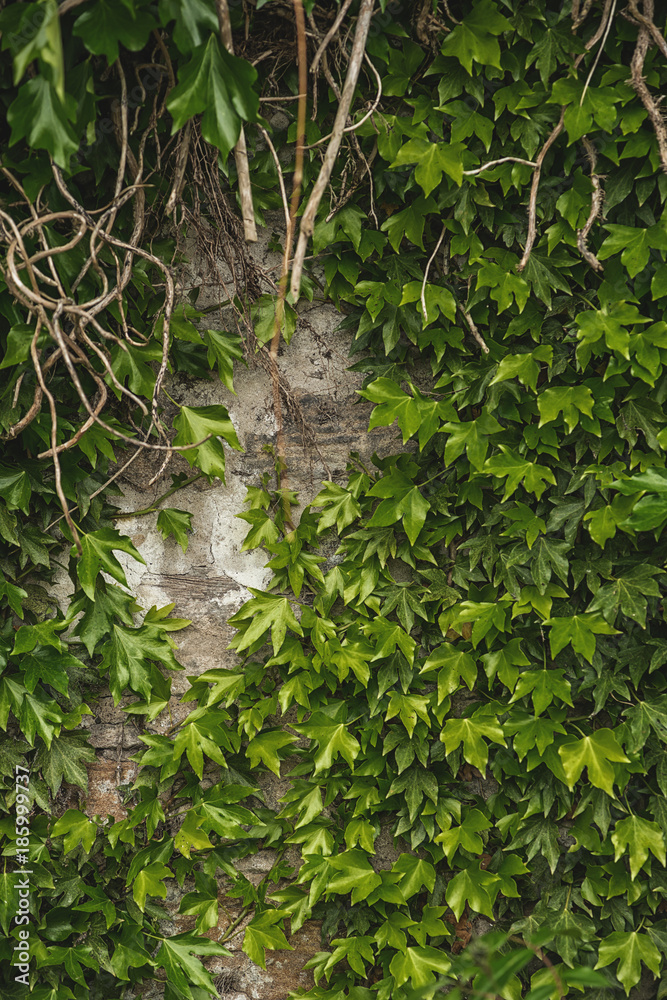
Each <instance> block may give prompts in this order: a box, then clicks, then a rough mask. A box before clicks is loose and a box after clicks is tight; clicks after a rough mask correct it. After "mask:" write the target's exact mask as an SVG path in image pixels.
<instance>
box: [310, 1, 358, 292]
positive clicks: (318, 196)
mask: <svg viewBox="0 0 667 1000" xmlns="http://www.w3.org/2000/svg"><path fill="white" fill-rule="evenodd" d="M372 16H373V0H362V3H361V8H360V11H359V17H358V19H357V27H356V31H355V35H354V43H353V45H352V52H351V55H350V61H349V64H348V68H347V76H346V77H345V84H344V86H343V93H342V95H341V100H340V104H339V106H338V111H337V112H336V119H335V121H334V127H333V131H332V134H331V140H330V142H329V145H328V146H327V151H326V153H325V156H324V162H323V163H322V166H321V168H320V172H319V174H318V177H317V180H316V181H315V184H314V185H313V190H312V192H311V195H310V198H309V199H308V204H307V205H306V208H305V211H304V213H303V216H302V219H301V228H300V232H299V239H298V243H297V247H296V253H295V255H294V261H293V265H292V282H291V290H292V297H293V299H294V301H295V302H296V301H297V300H298V298H299V292H300V290H301V274H302V272H303V262H304V258H305V256H306V248H307V245H308V240H309V238H310V237H311V236H312V234H313V230H314V228H315V217H316V215H317V209H318V207H319V204H320V202H321V200H322V197H323V195H324V192H325V190H326V188H327V185H328V183H329V179H330V177H331V172H332V170H333V167H334V163H335V161H336V156H337V155H338V150H339V148H340V144H341V141H342V138H343V132H344V129H345V122H346V119H347V116H348V113H349V110H350V106H351V104H352V98H353V97H354V91H355V88H356V86H357V80H358V79H359V72H360V70H361V64H362V62H363V58H364V52H365V51H366V39H367V37H368V30H369V28H370V23H371V17H372Z"/></svg>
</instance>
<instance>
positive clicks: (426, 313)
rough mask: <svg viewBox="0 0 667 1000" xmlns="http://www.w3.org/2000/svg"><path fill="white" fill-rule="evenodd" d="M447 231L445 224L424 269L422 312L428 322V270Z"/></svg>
mask: <svg viewBox="0 0 667 1000" xmlns="http://www.w3.org/2000/svg"><path fill="white" fill-rule="evenodd" d="M446 232H447V226H443V227H442V232H441V233H440V238H439V239H438V242H437V243H436V245H435V250H434V251H433V253H432V254H431V256H430V257H429V259H428V263H427V264H426V269H425V270H424V280H423V281H422V290H421V296H420V298H421V304H422V312H423V314H424V320H425V322H426V323H428V312H427V310H426V283H427V281H428V272H429V271H430V269H431V264H432V263H433V261H434V260H435V256H436V254H437V252H438V250H439V249H440V246H441V244H442V241H443V240H444V238H445V233H446Z"/></svg>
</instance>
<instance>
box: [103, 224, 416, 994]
mask: <svg viewBox="0 0 667 1000" xmlns="http://www.w3.org/2000/svg"><path fill="white" fill-rule="evenodd" d="M266 245H267V234H266V233H265V236H264V239H263V240H262V241H261V242H260V244H258V247H257V249H256V250H255V249H254V250H253V256H254V257H255V259H257V260H258V261H259V262H260V263H261V266H262V267H263V268H271V267H275V264H276V262H277V260H278V257H277V256H276V255H274V254H269V253H268V251H267V249H266ZM195 271H196V269H195ZM210 301H212V300H211V293H210V291H208V289H202V293H201V296H200V303H199V304H200V305H207V304H208V303H209V302H210ZM340 319H341V317H340V314H338V313H337V312H336V311H335V310H334V309H333V308H331V307H330V306H322V305H313V304H308V303H306V304H305V306H304V308H303V309H302V310H300V317H299V323H298V326H297V330H296V333H295V334H294V337H293V339H292V342H291V344H290V345H289V346H286V345H282V347H281V354H280V357H279V362H278V363H279V367H280V371H281V375H282V376H284V378H285V380H286V382H287V384H288V386H289V391H290V395H291V397H292V399H293V405H292V406H291V407H290V408H285V412H284V429H285V437H286V451H287V459H288V465H289V471H288V476H289V486H290V488H291V489H294V490H297V491H298V493H299V499H300V501H301V503H302V504H304V505H305V504H306V503H308V502H309V501H310V500H312V498H313V497H314V496H315V495H316V494H317V493H318V492H319V490H320V489H321V483H322V480H324V479H328V478H332V479H333V480H334V481H338V482H344V481H345V467H346V462H347V458H348V454H349V452H350V451H358V452H359V453H360V455H361V457H362V458H363V459H364V460H365V461H367V462H369V461H370V460H371V457H372V454H373V452H375V451H377V452H378V453H380V454H390V453H392V452H395V451H397V450H399V449H400V447H401V446H400V439H399V438H397V436H396V435H395V433H394V432H393V431H392V430H376V431H373V432H372V433H371V434H367V433H366V432H367V428H368V419H369V413H370V408H371V407H370V404H368V403H366V402H364V401H363V400H361V399H360V397H359V396H358V395H356V392H355V390H356V389H357V388H359V386H360V385H361V376H360V375H358V374H356V373H354V372H350V371H347V370H346V369H347V367H348V365H349V364H350V363H351V361H350V359H349V357H348V350H349V336H344V335H342V334H340V333H335V332H334V331H335V328H336V327H337V326H338V324H339V322H340ZM209 325H210V326H214V325H216V324H214V322H213V320H211V321H210V322H209ZM234 381H235V388H236V391H237V395H236V396H234V395H232V394H231V393H230V392H229V391H227V390H226V389H225V388H224V386H222V385H221V383H220V382H218V381H217V379H216V380H215V381H211V382H204V381H197V380H195V379H193V378H192V377H190V376H179V375H178V374H177V373H175V374H173V375H172V376H171V377H170V379H169V381H168V383H167V387H168V391H169V393H170V395H171V396H172V397H173V398H174V399H175V400H176V401H177V402H179V403H185V404H188V405H194V406H202V405H208V404H213V403H224V405H225V406H227V407H228V409H229V412H230V416H231V418H232V421H233V423H234V426H235V428H236V430H237V434H238V436H239V440H240V442H241V444H242V446H243V449H244V451H243V452H242V453H237V452H233V451H230V450H227V458H228V465H227V477H226V479H227V481H226V483H225V484H223V483H221V482H220V481H219V480H215V481H214V483H213V484H212V485H209V484H208V483H207V482H206V481H205V480H204V479H200V480H198V481H197V482H196V483H193V484H192V485H191V486H189V487H187V488H185V489H184V490H182V491H179V492H178V493H177V494H175V495H174V496H173V497H172V498H170V500H169V501H168V504H167V505H169V504H171V505H173V506H175V507H178V508H180V509H183V510H189V511H191V512H192V513H193V514H194V517H193V522H192V524H193V528H194V532H193V534H192V535H191V536H190V542H189V546H188V550H187V553H186V554H183V552H182V550H181V548H180V547H179V546H178V545H177V543H176V542H175V541H174V540H173V539H169V540H168V541H166V542H165V541H163V540H162V537H161V534H160V533H159V532H158V531H157V529H156V514H154V513H153V514H149V515H144V516H142V517H129V518H126V519H123V520H122V521H119V522H118V525H119V526H120V527H121V528H122V530H123V532H124V533H126V534H128V535H129V536H130V537H131V538H132V541H133V542H134V544H135V545H136V546H137V548H138V549H139V551H140V552H141V555H142V556H143V558H144V559H145V562H146V565H145V566H142V565H140V564H138V563H137V562H134V561H132V560H129V559H125V558H123V557H122V554H121V558H122V559H123V564H124V567H125V570H126V573H127V577H128V582H129V585H130V588H131V590H132V592H133V593H134V594H136V595H137V596H138V599H139V602H140V604H141V605H142V606H143V607H145V608H150V607H151V605H154V604H155V605H157V606H158V607H160V606H163V605H165V604H170V603H172V602H174V603H175V604H176V608H175V614H177V615H178V616H179V617H185V618H189V619H191V620H192V624H191V625H190V626H189V627H188V628H187V629H185V630H184V631H183V632H179V633H175V636H174V637H175V639H176V641H177V642H178V644H179V647H180V650H179V653H178V658H179V660H180V662H181V663H182V664H183V665H184V667H185V668H186V669H185V671H183V672H182V673H179V674H175V675H174V677H173V682H172V683H173V687H172V690H173V698H172V703H171V706H170V712H165V713H163V715H162V716H161V717H160V718H159V719H157V720H156V721H155V723H154V724H153V725H152V727H149V729H152V731H155V732H163V731H166V730H167V729H168V728H169V727H170V726H172V725H173V724H174V722H175V721H177V720H178V719H180V718H183V717H185V715H187V713H188V711H189V707H190V706H188V705H181V704H179V700H180V697H181V695H182V694H183V692H184V691H185V690H186V689H187V688H188V687H189V684H188V681H187V675H193V674H199V673H202V672H203V671H205V670H208V669H210V668H212V667H221V666H232V665H233V664H234V663H235V654H234V653H233V652H231V651H229V650H227V648H226V647H227V645H228V643H229V641H230V639H231V637H232V634H233V633H232V630H231V628H230V627H229V626H228V625H227V619H228V618H229V617H230V616H231V615H232V614H234V612H235V611H237V610H238V609H239V607H240V606H241V604H242V603H243V602H244V601H245V600H246V599H247V598H248V597H249V596H250V595H249V592H248V590H247V588H248V587H258V588H261V587H263V586H264V585H265V584H266V583H267V582H268V579H269V575H268V572H267V570H266V569H265V568H264V564H265V562H266V561H267V557H266V554H265V553H262V552H260V551H254V552H247V553H242V552H241V545H242V542H243V538H244V536H245V534H246V532H247V529H248V526H247V524H246V523H245V522H244V521H241V520H239V519H238V518H236V517H235V515H236V514H238V513H239V512H240V511H242V510H243V501H244V498H245V488H246V486H250V485H254V486H259V485H260V481H261V476H262V474H263V473H266V472H272V469H273V463H272V459H271V456H270V455H269V454H267V452H266V450H265V446H266V445H274V444H275V437H276V420H275V415H274V409H273V395H272V386H271V378H270V374H269V372H268V371H267V370H266V368H265V367H263V366H261V365H258V364H257V363H254V362H252V361H251V363H250V365H249V366H248V368H244V367H243V366H240V365H239V366H238V367H237V371H236V373H235V380H234ZM304 425H305V428H307V430H306V431H305V432H304ZM159 461H160V459H159V458H158V459H157V460H155V461H153V459H152V457H151V456H149V457H148V458H146V459H143V458H140V459H138V460H137V461H136V462H135V463H134V464H133V465H132V466H131V467H130V469H128V472H127V478H126V479H124V480H121V487H122V490H123V494H124V495H123V497H122V498H118V501H117V502H118V504H119V507H120V509H121V510H122V511H123V512H126V513H130V512H132V511H133V510H141V509H144V508H146V507H147V506H150V504H151V503H152V502H153V501H154V500H155V499H156V498H157V497H159V496H160V495H161V494H162V493H163V492H164V491H165V490H166V489H168V488H169V486H170V485H171V480H170V473H172V472H177V471H181V470H182V471H188V472H189V466H188V465H187V464H186V462H185V461H184V460H183V459H181V458H176V459H174V461H173V462H172V463H171V465H170V467H169V469H168V470H167V471H166V473H165V475H164V477H163V478H162V479H161V480H159V481H158V482H156V483H155V484H154V485H153V486H151V487H150V488H147V487H146V485H145V484H147V483H148V482H149V480H150V479H151V478H152V476H153V475H154V473H155V471H156V469H157V467H159ZM91 707H92V708H93V710H94V711H95V717H94V720H92V721H91V722H90V723H89V725H90V729H91V741H92V743H93V745H94V746H95V747H96V748H97V750H98V759H97V761H96V763H94V764H92V765H90V772H89V787H90V791H89V794H88V798H87V810H88V812H89V814H90V815H94V814H98V815H100V816H102V817H106V816H107V815H113V816H114V817H115V818H116V819H120V818H122V817H123V816H124V814H125V813H124V809H123V806H122V797H121V791H119V789H120V786H123V785H128V784H131V782H132V781H133V780H134V777H135V776H136V770H137V767H136V765H135V764H134V763H132V762H131V761H130V760H129V759H128V758H129V757H130V756H131V755H132V754H134V753H136V751H137V750H138V749H139V747H140V746H141V745H142V744H140V743H139V739H138V735H139V729H138V728H137V723H136V721H135V719H134V717H133V716H131V715H130V716H128V715H126V714H125V713H124V712H123V711H122V705H121V706H119V707H115V706H114V704H113V700H112V699H111V697H110V696H108V695H105V694H102V696H101V697H100V698H99V700H98V702H97V703H96V704H93V705H92V706H91ZM170 716H171V718H170ZM284 770H289V767H287V766H286V767H285V768H284ZM260 783H261V785H262V788H263V791H264V794H265V797H266V801H267V804H269V805H271V806H272V807H274V808H280V806H279V802H278V800H279V798H280V796H281V795H283V794H284V793H285V791H286V789H287V787H288V782H287V781H286V780H285V779H278V778H275V777H274V776H273V775H266V776H262V778H261V779H260ZM383 840H386V841H387V843H386V844H384V845H380V844H378V845H376V846H378V858H380V859H381V860H386V858H382V855H383V854H384V855H387V854H393V846H392V844H391V838H383ZM295 850H296V849H295ZM292 860H293V862H294V863H298V854H297V855H296V856H295V857H294V858H293V859H292ZM272 863H273V855H272V853H271V852H269V851H266V852H262V853H260V854H258V855H255V856H254V857H250V858H247V859H246V860H245V862H241V865H240V867H241V868H242V870H243V872H244V874H245V875H246V876H247V877H248V878H249V879H250V880H251V881H253V882H254V883H255V884H257V883H258V882H259V880H260V879H261V878H262V876H263V875H265V874H266V872H267V871H268V870H269V868H270V867H271V865H272ZM186 889H187V886H186ZM181 894H182V893H181V890H179V889H178V886H177V885H176V883H175V882H174V883H173V888H172V889H170V894H169V896H168V899H167V907H168V909H169V911H170V913H171V914H172V919H173V927H172V928H171V929H172V930H173V931H174V932H176V931H180V930H187V929H190V928H191V927H193V926H194V918H193V917H187V916H180V915H178V914H177V912H176V911H177V910H178V906H179V901H180V897H181ZM220 899H221V902H222V901H223V900H224V887H223V886H221V895H220ZM239 910H240V906H239V901H238V900H233V899H226V900H224V907H223V906H221V908H220V912H221V918H220V923H219V925H218V927H217V928H213V929H212V930H211V931H209V932H208V933H209V936H211V937H213V938H217V937H219V936H220V935H221V934H223V933H224V931H225V929H226V928H227V927H228V926H229V924H230V922H231V921H232V920H233V919H234V917H235V915H237V914H238V912H239ZM243 926H244V924H241V925H240V930H242V929H243ZM242 940H243V935H242V934H239V935H237V936H235V937H234V938H232V939H231V940H230V942H229V943H228V944H227V947H229V948H230V950H231V951H232V952H233V957H232V958H231V959H222V960H221V959H215V960H212V961H211V963H210V968H211V969H212V970H213V971H214V972H216V973H219V978H218V980H217V984H218V988H219V992H220V996H225V997H227V998H228V1000H231V998H235V1000H245V998H252V1000H282V998H284V997H286V996H287V994H288V993H289V991H290V990H293V989H296V988H298V987H299V986H308V984H309V983H311V982H312V977H311V974H310V973H309V972H303V971H302V970H303V965H304V963H305V962H306V961H307V959H308V958H309V957H310V956H311V955H312V954H313V953H314V952H316V951H318V950H320V949H321V940H320V929H319V925H318V924H316V923H315V922H310V923H309V924H307V925H306V926H304V928H302V930H301V931H300V932H299V933H298V934H296V935H295V936H294V937H293V938H292V939H290V943H291V944H292V945H293V947H294V950H293V951H286V952H273V953H268V954H267V969H266V971H264V970H262V969H259V968H257V967H256V966H254V965H253V964H252V963H251V962H250V961H249V959H247V958H246V956H245V955H244V954H243V953H242V952H241V950H240V947H241V942H242ZM144 995H145V996H148V994H144ZM155 995H156V996H157V995H158V994H157V993H156V994H155Z"/></svg>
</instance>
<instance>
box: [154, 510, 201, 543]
mask: <svg viewBox="0 0 667 1000" xmlns="http://www.w3.org/2000/svg"><path fill="white" fill-rule="evenodd" d="M192 516H193V515H192V514H191V513H190V512H189V511H187V510H178V509H177V508H176V507H163V508H162V510H161V511H160V513H159V514H158V516H157V529H158V531H160V532H162V537H163V538H164V539H167V538H169V536H170V535H173V537H174V538H175V539H176V541H177V542H178V544H179V545H180V546H181V548H182V549H183V552H184V553H185V552H187V549H188V541H189V539H188V531H192V523H191V522H192Z"/></svg>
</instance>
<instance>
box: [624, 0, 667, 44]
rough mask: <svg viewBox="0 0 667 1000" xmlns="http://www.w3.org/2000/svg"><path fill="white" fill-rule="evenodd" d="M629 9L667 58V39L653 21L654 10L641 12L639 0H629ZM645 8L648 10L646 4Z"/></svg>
mask: <svg viewBox="0 0 667 1000" xmlns="http://www.w3.org/2000/svg"><path fill="white" fill-rule="evenodd" d="M628 9H629V10H630V12H631V13H632V15H633V17H634V18H635V20H636V21H639V23H640V24H642V25H643V26H644V27H645V28H646V29H647V30H648V31H649V32H650V34H651V38H652V39H653V41H654V42H655V44H656V45H657V46H658V48H659V49H660V51H661V52H662V54H663V56H665V58H667V40H666V39H665V37H664V35H661V34H660V31H659V29H658V28H657V27H656V25H655V24H654V23H653V20H652V16H653V15H652V12H651V14H650V15H648V14H641V13H640V11H639V8H638V7H637V0H628ZM644 10H646V6H644Z"/></svg>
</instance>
